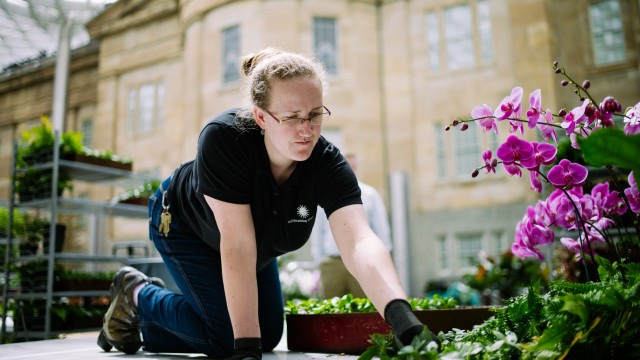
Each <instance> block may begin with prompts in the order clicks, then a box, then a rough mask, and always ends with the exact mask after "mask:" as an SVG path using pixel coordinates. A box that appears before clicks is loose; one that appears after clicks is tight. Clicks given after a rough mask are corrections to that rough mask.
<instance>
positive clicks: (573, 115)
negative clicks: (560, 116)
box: [561, 99, 589, 136]
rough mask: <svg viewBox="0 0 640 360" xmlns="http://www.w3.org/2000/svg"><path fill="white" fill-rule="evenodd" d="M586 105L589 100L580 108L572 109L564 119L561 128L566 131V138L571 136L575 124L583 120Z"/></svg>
mask: <svg viewBox="0 0 640 360" xmlns="http://www.w3.org/2000/svg"><path fill="white" fill-rule="evenodd" d="M587 105H589V100H588V99H585V100H584V102H583V103H582V105H581V106H578V107H575V108H573V110H571V111H570V112H569V113H568V114H567V115H566V116H565V117H564V120H563V121H562V124H561V126H562V127H563V128H564V129H567V136H569V135H571V133H572V132H573V131H574V130H575V128H576V125H577V124H579V123H581V122H583V121H584V120H585V116H584V112H585V109H586V108H587Z"/></svg>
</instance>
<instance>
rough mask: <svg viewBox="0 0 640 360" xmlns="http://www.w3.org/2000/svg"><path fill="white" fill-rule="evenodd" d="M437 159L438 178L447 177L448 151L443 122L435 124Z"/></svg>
mask: <svg viewBox="0 0 640 360" xmlns="http://www.w3.org/2000/svg"><path fill="white" fill-rule="evenodd" d="M435 133H436V161H437V162H438V179H446V178H447V151H446V149H445V144H444V130H443V129H442V125H441V124H436V125H435Z"/></svg>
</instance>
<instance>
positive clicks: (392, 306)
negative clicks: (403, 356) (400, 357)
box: [384, 299, 440, 348]
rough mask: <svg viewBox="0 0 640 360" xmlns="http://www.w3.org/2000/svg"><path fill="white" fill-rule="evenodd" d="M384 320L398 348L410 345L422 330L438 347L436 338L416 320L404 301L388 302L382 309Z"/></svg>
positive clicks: (409, 306)
mask: <svg viewBox="0 0 640 360" xmlns="http://www.w3.org/2000/svg"><path fill="white" fill-rule="evenodd" d="M384 319H385V320H386V321H387V323H388V324H389V325H391V328H392V330H393V335H394V337H395V339H396V344H397V345H398V348H402V347H404V346H407V345H411V341H412V340H413V338H414V337H416V336H417V335H419V334H420V333H422V331H423V330H425V331H427V333H428V335H431V339H432V340H433V341H435V342H436V343H438V346H440V342H439V340H438V337H437V336H436V335H435V334H434V333H433V332H431V330H429V329H428V328H427V327H426V326H425V325H423V324H422V323H421V322H420V320H418V318H417V317H416V315H415V314H414V313H413V311H412V310H411V305H409V303H408V302H407V301H406V300H404V299H395V300H392V301H390V302H389V303H388V304H387V306H386V307H385V308H384Z"/></svg>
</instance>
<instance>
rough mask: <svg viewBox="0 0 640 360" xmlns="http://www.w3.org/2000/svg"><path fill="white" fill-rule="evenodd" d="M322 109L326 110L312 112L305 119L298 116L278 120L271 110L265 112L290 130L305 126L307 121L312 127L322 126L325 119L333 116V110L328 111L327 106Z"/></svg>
mask: <svg viewBox="0 0 640 360" xmlns="http://www.w3.org/2000/svg"><path fill="white" fill-rule="evenodd" d="M322 108H323V109H324V111H322V112H311V113H309V117H306V118H303V117H298V116H292V117H288V118H286V119H282V120H281V119H278V118H277V117H275V115H273V114H272V113H271V112H269V110H267V109H265V110H264V111H266V112H267V114H269V115H271V117H272V118H274V119H275V120H276V121H277V122H278V123H280V124H281V125H284V126H286V127H290V128H294V127H296V126H298V125H302V124H304V122H305V121H307V120H308V121H309V123H310V124H311V126H318V125H321V124H322V120H324V117H325V116H326V117H329V116H331V110H329V109H327V107H326V106H324V105H323V106H322Z"/></svg>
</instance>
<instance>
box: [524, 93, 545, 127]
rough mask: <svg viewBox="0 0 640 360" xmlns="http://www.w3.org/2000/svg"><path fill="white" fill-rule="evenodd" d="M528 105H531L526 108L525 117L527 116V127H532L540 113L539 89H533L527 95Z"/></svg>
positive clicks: (536, 122) (540, 95)
mask: <svg viewBox="0 0 640 360" xmlns="http://www.w3.org/2000/svg"><path fill="white" fill-rule="evenodd" d="M529 105H530V106H531V107H530V108H529V110H527V117H528V118H529V123H528V124H529V129H533V128H534V127H536V125H537V124H538V119H539V118H540V115H541V114H542V94H541V93H540V89H537V90H535V91H534V92H532V93H531V95H529Z"/></svg>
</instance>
